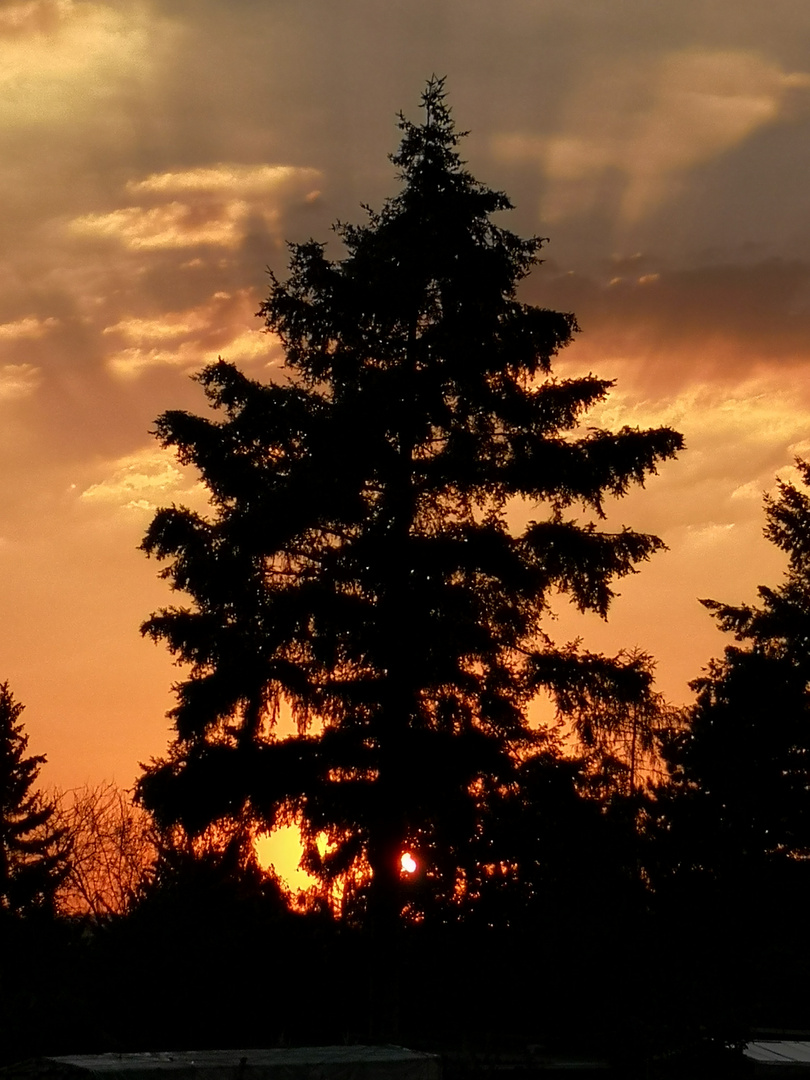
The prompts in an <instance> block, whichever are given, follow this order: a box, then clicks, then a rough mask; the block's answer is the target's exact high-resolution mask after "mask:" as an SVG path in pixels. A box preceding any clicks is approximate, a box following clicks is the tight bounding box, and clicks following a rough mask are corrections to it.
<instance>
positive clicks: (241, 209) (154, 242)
mask: <svg viewBox="0 0 810 1080" xmlns="http://www.w3.org/2000/svg"><path fill="white" fill-rule="evenodd" d="M247 214H248V205H247V203H246V202H244V201H242V200H239V199H235V200H231V201H229V202H226V203H224V204H219V205H214V206H212V205H210V204H209V205H204V206H196V207H195V206H190V205H188V204H187V203H180V202H171V203H168V204H167V205H165V206H155V207H151V208H147V209H145V208H144V207H142V206H127V207H122V208H121V209H120V210H113V211H111V212H110V213H108V214H85V215H83V216H82V217H79V218H76V219H74V221H72V222H71V228H72V230H73V231H74V232H76V233H79V234H84V235H85V236H89V237H96V238H102V239H113V240H120V241H121V243H122V244H124V246H125V247H128V248H131V249H133V250H136V251H137V250H144V251H149V250H156V249H160V248H184V247H197V246H198V245H200V244H214V245H220V246H223V247H230V248H234V247H237V246H238V244H239V242H240V240H241V238H242V230H241V228H240V226H241V224H242V223H243V222H244V220H245V218H246V217H247Z"/></svg>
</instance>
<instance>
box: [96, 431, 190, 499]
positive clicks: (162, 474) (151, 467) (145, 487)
mask: <svg viewBox="0 0 810 1080" xmlns="http://www.w3.org/2000/svg"><path fill="white" fill-rule="evenodd" d="M104 469H105V471H107V473H108V475H107V476H106V477H105V478H104V479H103V480H99V481H97V482H96V483H94V484H90V486H89V487H86V488H84V490H83V491H81V492H80V494H79V498H80V499H81V500H82V502H83V503H85V504H86V505H91V506H99V507H103V508H106V509H108V510H109V509H114V510H117V511H135V512H136V513H150V514H151V513H154V511H155V509H156V507H157V506H158V505H160V504H164V503H167V502H171V501H175V500H178V499H182V500H184V501H185V502H190V501H191V502H194V501H196V502H200V501H201V497H202V496H203V493H204V489H203V488H202V485H201V484H199V483H198V482H197V481H195V480H194V479H193V478H192V475H191V472H190V470H185V469H183V468H181V467H180V465H179V464H178V462H177V458H176V457H175V455H174V453H172V451H170V450H164V449H162V448H161V447H158V446H147V447H144V448H142V449H140V450H136V451H134V452H133V453H130V454H126V455H124V456H123V457H120V458H117V459H115V460H113V461H111V462H108V463H107V464H106V466H104Z"/></svg>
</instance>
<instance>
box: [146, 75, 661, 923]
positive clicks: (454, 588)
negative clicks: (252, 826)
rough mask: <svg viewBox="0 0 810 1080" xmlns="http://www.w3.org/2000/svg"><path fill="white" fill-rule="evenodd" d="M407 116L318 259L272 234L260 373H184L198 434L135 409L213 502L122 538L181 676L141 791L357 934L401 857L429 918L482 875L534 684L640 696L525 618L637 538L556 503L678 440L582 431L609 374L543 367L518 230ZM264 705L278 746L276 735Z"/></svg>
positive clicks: (397, 899)
mask: <svg viewBox="0 0 810 1080" xmlns="http://www.w3.org/2000/svg"><path fill="white" fill-rule="evenodd" d="M422 103H423V106H424V109H425V119H424V121H423V122H422V123H421V124H418V125H417V124H413V123H411V122H409V121H408V120H406V119H405V118H404V117H400V124H399V126H400V129H401V131H402V143H401V146H400V148H399V151H398V152H397V153H396V154H395V155H394V156H393V157H392V161H393V163H394V164H395V165H396V167H397V169H398V170H399V179H400V182H401V188H400V191H399V193H398V194H397V195H395V196H394V197H393V198H391V199H389V200H388V201H387V202H386V203H385V204H384V206H383V208H382V210H381V211H379V212H375V211H372V210H368V209H367V213H368V221H367V223H366V224H365V225H360V226H354V225H345V224H339V225H337V226H336V231H337V233H338V235H339V237H340V238H341V240H342V242H343V245H344V247H345V257H344V258H342V259H341V260H339V261H334V262H333V261H330V260H329V259H327V257H326V255H325V250H324V248H325V245H323V244H321V243H316V242H315V241H310V242H308V243H304V244H296V245H292V257H291V261H290V273H289V277H288V278H287V280H286V281H284V282H282V281H280V280H278V279H277V278H276V277H275V276H272V275H271V277H272V287H271V290H270V295H269V298H268V299H267V301H266V302H265V303H264V304H263V305H262V307H261V311H260V313H259V314H260V315H261V316H262V317H263V318H264V319H265V321H266V325H267V327H268V329H269V330H271V331H272V332H274V333H275V334H277V335H278V337H279V338H280V339H281V342H282V343H283V346H284V350H285V353H286V369H285V370H284V372H283V374H282V375H281V377H280V378H279V379H278V380H277V381H275V382H273V383H270V384H261V383H258V382H255V381H253V380H250V379H248V378H246V377H245V376H244V375H243V374H241V373H240V372H239V371H238V370H237V369H236V368H235V367H233V366H232V365H230V364H227V363H224V362H223V361H221V360H220V361H219V362H218V363H216V364H213V365H211V366H209V367H207V368H206V369H205V370H204V371H203V372H202V373H201V374H200V375H199V376H198V379H199V381H200V383H201V384H202V386H203V387H204V389H205V391H206V394H207V395H208V398H209V399H210V402H211V405H212V406H213V408H214V409H215V410H216V411H217V413H218V414H219V417H218V418H215V419H210V418H204V417H200V416H195V415H190V414H188V413H185V412H174V411H173V412H167V413H164V414H163V415H162V416H161V417H160V418H159V420H158V422H157V436H158V438H159V439H160V441H161V443H162V444H163V445H164V446H167V447H173V448H175V449H176V451H177V453H178V455H179V457H180V460H181V461H182V462H184V463H186V464H189V465H193V466H195V467H196V469H198V470H199V472H200V474H201V476H202V479H203V481H204V483H205V485H206V487H207V489H208V492H209V494H210V498H211V502H212V511H211V513H210V514H209V515H208V516H203V515H202V514H198V513H194V512H192V511H190V510H187V509H184V508H182V507H171V508H166V509H162V510H159V511H158V513H157V514H156V516H155V518H154V520H153V522H152V525H151V527H150V529H149V531H148V533H147V536H146V538H145V540H144V543H143V548H144V550H145V551H146V552H147V553H148V554H149V555H153V556H155V557H157V558H158V559H161V560H168V565H167V567H166V569H165V570H164V571H163V574H164V576H165V577H166V578H168V579H169V580H170V582H171V583H172V585H173V587H174V588H176V589H178V590H180V591H182V592H184V593H186V594H187V595H188V596H190V597H191V604H190V606H188V607H173V608H168V609H164V610H162V611H159V612H157V613H155V614H154V615H153V616H152V617H151V618H150V619H149V620H148V621H147V622H146V623H145V624H144V627H143V630H144V632H145V633H146V634H148V635H150V636H152V637H153V638H154V639H156V640H162V641H165V642H166V643H167V645H168V647H169V648H170V650H171V651H172V652H173V653H174V654H175V656H176V657H177V658H178V659H179V660H180V661H182V662H184V663H186V664H189V665H190V671H189V673H188V676H187V677H186V678H185V679H184V680H183V681H182V682H181V683H180V684H179V685H178V686H177V688H176V691H177V706H176V708H175V709H174V710H173V714H172V715H173V718H174V723H175V726H176V732H177V734H176V739H175V741H174V743H173V745H172V747H171V750H170V753H169V755H168V757H167V758H166V759H164V760H161V761H156V762H153V763H152V765H150V766H149V767H148V768H147V770H146V772H145V774H144V776H143V778H142V780H141V783H140V792H141V796H142V798H143V800H144V801H145V802H146V804H147V805H148V806H150V807H151V808H153V809H154V810H155V811H156V812H157V814H158V815H159V816H160V817H161V819H162V820H163V821H164V822H177V821H179V822H180V823H181V824H182V825H183V826H184V827H185V828H186V829H187V830H188V831H190V832H192V833H193V832H195V831H198V830H200V829H203V828H204V827H205V826H207V825H208V824H209V823H210V822H213V821H218V820H232V821H239V820H242V821H255V822H256V823H258V824H260V825H261V826H267V825H269V826H272V825H273V824H274V823H276V822H278V821H279V820H281V819H284V818H285V817H286V819H287V820H289V819H290V817H294V818H295V819H296V820H298V821H299V822H300V823H301V826H302V828H303V832H304V836H305V838H306V840H307V841H308V843H309V851H308V861H309V866H310V868H311V869H314V870H315V871H316V872H317V873H318V874H320V876H321V878H322V879H323V880H325V881H329V880H332V879H334V878H335V877H336V876H339V875H341V874H345V873H347V872H352V873H353V874H354V875H355V881H360V882H363V881H365V884H364V885H363V886H362V887H360V888H359V893H358V894H359V902H360V903H361V905H362V903H365V904H366V907H365V911H366V913H367V915H368V916H369V917H370V918H371V919H372V921H373V922H374V924H375V925H390V924H391V922H392V920H396V919H397V918H398V917H399V915H400V913H401V912H402V910H403V907H404V905H406V903H407V902H408V895H409V894H408V891H407V890H408V883H407V882H406V881H404V880H403V878H402V876H401V873H400V856H401V853H402V852H403V850H404V849H406V848H407V849H410V850H411V851H412V852H413V853H414V854H415V856H416V859H417V861H418V863H419V864H420V866H421V874H422V877H421V881H422V887H423V888H424V886H425V882H427V883H428V884H429V890H430V892H431V894H432V896H433V897H434V899H438V900H439V901H442V902H445V903H446V904H448V905H453V904H454V903H456V902H457V900H458V898H459V897H460V896H463V895H464V893H465V888H466V885H465V883H466V882H467V881H468V880H469V879H471V878H472V877H474V876H476V875H478V876H480V875H479V874H478V868H477V867H476V865H475V862H476V859H477V856H478V854H480V850H476V849H478V848H479V847H480V845H478V844H473V843H471V840H472V839H473V838H476V837H477V836H478V835H479V833H480V830H481V828H482V827H483V824H482V823H483V822H484V821H485V820H486V819H487V818H488V816H489V820H491V818H492V807H493V804H494V803H496V802H497V800H498V799H499V798H504V797H507V795H508V794H509V792H510V791H514V789H515V786H516V785H518V784H519V782H520V763H521V761H523V760H525V758H526V757H527V755H531V754H532V753H533V752H535V751H537V750H538V749H540V748H548V747H549V746H550V742H549V739H550V736H549V735H548V733H546V732H543V731H538V730H535V729H533V728H532V727H530V725H529V723H528V719H527V706H528V704H529V702H530V701H531V699H532V698H533V696H534V695H535V694H536V693H537V692H538V690H539V689H540V688H541V687H544V686H545V687H548V688H549V689H550V690H551V691H552V693H557V692H559V694H560V701H561V702H562V703H563V704H564V703H565V701H567V700H573V699H575V698H588V697H589V696H590V697H593V696H597V697H598V696H599V695H600V694H611V693H613V692H614V691H616V688H617V686H621V685H625V686H626V685H627V684H628V682H630V683H632V682H633V680H634V679H635V680H636V682H637V683H638V682H639V674H640V673H639V671H638V670H636V668H635V667H634V665H633V664H632V663H630V664H625V665H622V664H621V663H618V662H617V663H612V662H610V661H608V660H606V659H605V658H603V657H595V656H590V655H588V654H582V653H578V652H576V651H575V650H572V649H570V648H569V649H563V650H560V649H557V648H556V647H555V646H554V644H553V643H552V641H551V639H550V638H549V637H548V636H547V635H546V633H545V631H544V629H543V626H544V616H545V615H546V610H547V604H548V600H549V596H550V594H552V593H553V592H554V591H555V590H561V591H562V592H564V593H567V594H568V595H569V597H570V598H571V599H572V600H573V602H574V603H575V604H576V605H577V606H578V607H579V608H580V609H581V610H583V611H584V610H588V611H596V612H599V613H600V614H602V615H604V614H605V613H606V612H607V609H608V606H609V604H610V601H611V598H612V595H613V594H612V591H611V582H612V581H613V579H614V578H616V577H620V576H622V575H625V574H628V573H630V572H632V571H633V569H634V567H635V565H636V564H637V563H638V562H640V561H643V560H645V559H647V558H648V556H649V555H650V554H651V553H653V552H654V551H656V550H657V549H659V548H660V547H661V546H662V545H661V543H660V541H659V540H658V539H657V538H656V537H654V536H649V535H643V534H639V533H636V532H633V531H630V530H627V529H623V530H622V531H620V532H613V533H611V532H606V531H600V530H599V529H597V528H596V527H595V525H594V524H593V523H592V522H589V521H588V520H583V518H582V517H581V516H578V514H577V512H576V511H574V512H571V508H572V507H574V508H579V510H582V511H584V512H585V513H586V514H587V513H588V512H590V514H591V515H593V516H595V517H596V518H597V519H598V518H600V517H602V515H603V500H604V499H605V497H606V496H621V495H623V494H625V492H626V491H627V490H628V488H629V487H631V485H633V484H641V483H643V481H644V478H645V477H646V476H647V475H648V474H649V473H651V472H654V471H655V466H656V463H657V462H659V461H661V460H662V459H666V458H670V457H672V456H673V455H674V454H675V453H676V452H677V450H678V449H679V448H680V447H681V445H682V440H681V437H680V436H679V435H678V434H677V433H676V432H673V431H671V430H670V429H668V428H659V429H656V430H648V431H640V430H638V429H630V428H623V429H622V430H621V431H618V432H610V431H603V430H595V429H584V428H583V427H581V426H580V425H581V419H582V417H583V415H584V413H585V412H586V411H587V410H588V409H589V407H591V406H593V405H595V404H596V403H597V402H600V401H601V400H602V399H603V398H604V397H605V396H606V394H607V393H608V390H609V388H610V386H611V383H610V382H608V381H606V380H602V379H598V378H596V377H594V376H592V375H588V376H585V377H582V378H575V379H562V380H558V379H555V378H553V377H552V375H551V361H552V358H553V357H554V355H555V354H556V352H557V351H558V350H559V349H560V348H562V347H563V346H564V345H566V344H567V343H568V342H569V341H570V340H571V337H572V334H573V333H574V332H575V330H576V329H577V326H576V321H575V319H574V316H573V315H571V314H562V313H559V312H554V311H548V310H543V309H540V308H536V307H532V306H530V305H527V304H525V303H523V302H521V301H520V300H519V299H518V297H517V294H516V290H517V287H518V284H519V283H520V281H521V280H522V279H523V278H524V277H525V276H526V275H527V274H528V273H529V271H530V269H531V268H532V266H534V265H535V264H536V263H537V262H538V252H539V250H540V247H541V243H542V241H541V240H540V239H537V238H531V239H527V240H524V239H520V238H519V237H517V236H516V235H514V234H513V233H511V232H508V231H506V230H505V229H503V228H501V227H500V226H499V225H496V224H495V223H493V221H492V220H491V216H492V215H493V214H495V213H498V212H500V211H503V210H507V209H509V208H510V205H511V204H510V202H509V200H508V199H507V197H506V196H505V195H504V194H501V193H499V192H495V191H492V190H490V189H489V188H487V187H485V186H484V185H483V184H481V183H479V182H478V181H477V180H475V179H474V178H473V177H472V176H471V175H470V173H469V172H468V171H467V170H466V168H465V166H464V162H462V161H461V159H460V158H459V156H458V153H457V149H456V147H457V143H458V141H459V139H460V138H461V134H460V133H458V132H456V131H455V128H454V124H453V121H452V119H451V116H450V110H449V108H448V107H447V105H446V103H445V95H444V92H443V82H442V80H438V79H431V80H430V82H429V83H428V85H427V89H426V91H425V93H424V95H423V99H422ZM518 501H523V502H524V503H528V504H529V505H530V506H532V507H534V508H535V510H534V513H535V517H533V519H532V520H530V521H529V522H528V523H527V524H520V525H518V524H517V522H518V520H519V519H520V514H515V515H514V516H511V515H510V512H511V509H512V508H513V505H514V504H515V503H516V502H518ZM641 674H642V675H643V673H641ZM641 681H642V682H643V679H642V680H641ZM639 685H640V683H639ZM284 703H288V704H289V706H290V707H291V709H292V712H293V715H294V717H295V719H296V720H297V722H298V725H299V726H298V730H299V734H298V737H293V738H288V739H278V738H276V737H275V736H274V723H275V721H276V719H277V717H278V715H279V710H280V709H281V708H282V707H283V705H284ZM319 834H325V835H326V837H327V838H328V839H329V841H330V842H331V844H330V848H329V850H328V851H327V853H326V854H322V853H319V851H318V849H317V848H316V846H315V843H314V841H315V838H316V837H317V836H318V835H319ZM492 858H493V860H494V861H497V853H493V856H492ZM417 876H418V875H417Z"/></svg>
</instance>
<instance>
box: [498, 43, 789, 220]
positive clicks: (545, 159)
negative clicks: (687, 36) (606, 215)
mask: <svg viewBox="0 0 810 1080" xmlns="http://www.w3.org/2000/svg"><path fill="white" fill-rule="evenodd" d="M808 91H810V73H806V72H790V71H784V70H783V69H782V68H780V67H779V66H778V65H776V64H774V63H773V62H770V61H768V60H766V59H765V58H764V57H763V56H760V55H759V54H757V53H756V52H754V51H751V50H712V49H707V48H697V47H694V48H689V49H685V50H678V51H672V52H668V53H664V54H660V55H658V56H656V55H654V54H644V53H642V54H640V55H639V56H637V57H635V60H634V63H633V64H628V63H627V58H626V57H622V58H621V60H617V61H616V62H615V63H612V62H609V61H608V62H604V61H603V62H600V63H597V64H595V65H594V66H593V69H592V71H591V73H590V76H589V77H584V78H583V79H582V80H581V81H580V82H579V83H578V85H577V86H576V87H575V88H574V89H573V91H572V93H571V95H570V96H569V99H568V101H567V102H566V104H565V106H564V108H563V113H562V120H561V123H560V125H559V128H558V130H557V131H556V132H554V133H552V134H548V135H540V134H537V133H533V132H528V131H523V132H520V131H518V132H512V133H508V132H505V133H502V134H501V135H499V136H496V137H495V138H494V140H493V149H494V152H495V154H496V156H497V157H499V158H500V159H502V160H506V161H509V160H512V161H520V160H529V161H530V160H535V161H537V163H538V164H539V166H540V167H541V168H542V170H543V173H544V176H545V178H546V179H547V190H546V194H545V196H544V198H543V205H542V217H543V220H545V221H548V222H555V221H560V220H562V219H566V218H570V217H576V216H578V215H581V214H588V213H591V212H592V211H593V210H594V209H595V208H597V207H598V206H599V205H600V204H601V203H604V202H605V201H606V200H609V199H611V198H612V199H613V201H615V204H616V205H615V207H614V209H615V212H616V213H617V214H618V216H619V218H620V220H621V222H623V223H624V224H632V223H635V222H637V221H638V220H639V219H641V218H644V217H645V216H647V215H649V214H650V213H651V212H652V211H653V210H655V209H656V208H658V207H659V206H660V205H661V204H662V203H663V202H665V201H666V200H667V199H669V198H671V197H672V196H673V195H674V194H676V193H677V192H678V190H679V185H680V183H681V182H682V180H683V177H684V176H685V174H686V173H687V172H688V170H690V169H692V168H693V167H694V166H696V165H698V164H701V163H703V162H706V161H709V160H711V159H712V158H716V157H718V156H719V155H721V154H724V153H725V152H727V151H728V150H730V149H731V148H732V147H735V146H737V145H738V144H739V143H741V142H743V141H744V140H745V139H747V138H748V137H749V136H750V135H752V134H753V133H754V132H755V131H757V130H758V129H759V128H761V127H763V126H764V125H767V124H772V123H774V122H775V121H776V120H777V119H779V118H780V115H781V114H782V113H783V111H785V110H787V111H790V112H792V113H795V112H796V110H797V108H799V111H801V108H803V109H804V110H805V111H806V110H807V103H808V101H810V93H808ZM797 95H798V97H799V98H800V99H801V100H802V101H803V103H804V104H803V106H801V107H799V106H797Z"/></svg>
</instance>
